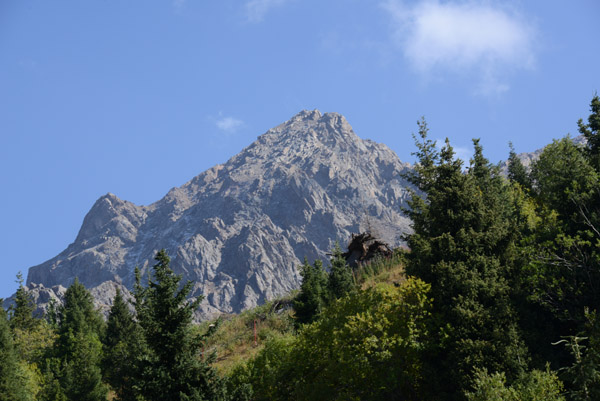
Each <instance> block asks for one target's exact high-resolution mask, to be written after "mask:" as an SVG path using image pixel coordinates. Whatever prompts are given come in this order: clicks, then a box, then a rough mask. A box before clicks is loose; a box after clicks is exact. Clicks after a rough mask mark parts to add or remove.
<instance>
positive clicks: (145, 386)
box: [135, 250, 224, 401]
mask: <svg viewBox="0 0 600 401" xmlns="http://www.w3.org/2000/svg"><path fill="white" fill-rule="evenodd" d="M155 259H156V261H157V264H156V265H154V269H153V275H152V277H151V279H150V282H149V286H148V287H146V288H143V287H142V286H141V284H140V281H139V274H137V278H138V280H137V284H136V291H135V298H136V299H135V307H136V311H137V318H138V321H139V325H140V327H141V328H142V332H143V336H144V341H145V344H146V347H147V349H146V353H145V355H144V361H143V364H142V374H141V377H139V378H138V380H139V383H138V385H139V388H140V390H141V395H142V396H143V397H144V398H145V399H147V400H156V401H162V400H164V401H171V400H205V399H208V400H218V399H222V398H224V386H223V385H222V383H221V382H220V380H219V379H218V377H217V376H216V374H215V372H214V370H213V369H212V368H211V367H210V365H209V364H208V363H207V361H204V360H202V359H201V357H200V352H201V349H202V341H201V340H202V339H201V338H199V337H198V336H196V335H194V333H193V330H192V326H191V325H192V316H193V312H194V311H195V310H196V309H197V307H198V305H199V303H200V301H201V300H202V298H201V297H198V298H196V299H195V300H193V301H188V300H187V297H188V295H189V293H190V291H191V289H192V283H191V282H189V281H188V282H187V283H185V284H184V285H183V286H182V287H181V289H180V288H179V282H180V281H181V276H177V275H176V274H174V273H173V270H171V268H170V267H169V263H170V259H169V257H168V255H167V253H166V252H165V250H161V251H159V252H158V253H157V255H156V258H155Z"/></svg>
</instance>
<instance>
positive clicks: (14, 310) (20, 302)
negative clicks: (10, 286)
mask: <svg viewBox="0 0 600 401" xmlns="http://www.w3.org/2000/svg"><path fill="white" fill-rule="evenodd" d="M17 283H19V288H18V289H17V293H16V294H15V303H14V305H11V307H10V310H9V311H10V327H11V329H13V330H15V329H17V328H18V329H20V330H29V329H32V328H33V327H34V326H35V325H36V324H38V320H37V319H35V318H34V317H33V311H34V310H35V303H34V302H33V299H32V297H31V294H30V293H29V292H28V291H27V289H26V288H25V287H24V286H23V275H22V274H21V272H19V273H18V274H17Z"/></svg>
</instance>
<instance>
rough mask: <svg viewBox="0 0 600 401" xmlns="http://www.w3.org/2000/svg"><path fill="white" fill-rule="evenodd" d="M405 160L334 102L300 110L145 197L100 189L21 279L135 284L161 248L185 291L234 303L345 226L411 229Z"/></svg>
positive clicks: (314, 253) (279, 287)
mask: <svg viewBox="0 0 600 401" xmlns="http://www.w3.org/2000/svg"><path fill="white" fill-rule="evenodd" d="M406 168H407V165H406V164H404V163H402V162H401V161H400V160H399V159H398V156H396V154H395V153H394V152H392V151H391V150H390V149H389V148H388V147H386V146H385V145H381V144H377V143H375V142H372V141H367V140H362V139H360V138H359V137H358V136H357V135H356V134H355V133H354V131H353V130H352V127H351V126H350V124H348V122H347V121H346V119H345V118H344V117H343V116H342V115H341V114H338V113H321V112H320V111H319V110H312V111H310V110H303V111H301V112H299V113H298V114H296V115H295V116H293V117H292V118H291V119H290V120H288V121H286V122H284V123H283V124H280V125H279V126H277V127H275V128H272V129H270V130H268V131H267V132H266V133H264V134H263V135H261V136H259V137H258V139H257V140H256V141H255V142H254V143H252V144H251V145H250V146H248V147H247V148H245V149H244V150H242V152H240V153H239V154H238V155H236V156H233V157H232V158H231V159H230V160H229V161H227V162H226V163H224V164H221V165H218V166H215V167H213V168H211V169H209V170H207V171H205V172H203V173H201V174H199V175H198V176H196V177H195V178H193V179H192V180H190V181H189V182H188V183H186V184H184V185H183V186H182V187H179V188H174V189H172V190H171V191H169V193H168V194H167V195H166V196H165V197H164V198H163V199H161V200H159V201H157V202H155V203H153V204H152V205H150V206H136V205H134V204H133V203H131V202H128V201H125V200H121V199H119V198H118V197H116V196H115V195H113V194H111V193H108V194H106V195H104V196H102V197H100V198H99V199H98V201H96V203H95V204H94V206H93V207H92V208H91V210H90V211H89V213H88V214H87V215H86V217H85V219H84V221H83V224H82V227H81V229H80V232H79V235H78V236H77V239H76V241H75V242H74V243H73V244H71V245H70V246H69V247H68V248H67V249H65V250H64V251H63V252H62V253H61V254H59V255H57V256H56V257H54V258H52V259H51V260H49V261H46V262H45V263H42V264H40V265H38V266H34V267H32V268H31V269H30V270H29V275H28V280H27V281H28V284H31V283H41V284H44V285H45V286H46V287H50V286H56V285H63V286H65V287H66V286H67V285H69V284H70V283H71V282H72V280H73V278H74V277H79V280H80V281H81V282H82V283H83V284H84V285H85V286H86V287H88V288H90V289H94V288H104V287H105V286H106V285H105V282H106V281H110V282H111V283H112V282H114V283H116V284H119V283H122V284H123V285H124V286H125V287H127V288H132V287H133V285H134V282H135V277H134V275H133V268H134V267H135V266H138V267H139V268H140V270H141V272H142V275H145V274H147V272H148V270H149V269H150V268H151V266H152V265H153V264H154V262H153V258H154V256H155V255H156V252H157V251H158V250H159V249H162V248H165V249H166V250H167V252H168V254H169V255H170V256H171V267H172V268H173V269H174V270H175V272H176V273H177V274H181V275H183V276H184V278H185V279H186V280H193V281H194V282H195V284H194V287H193V289H192V296H194V297H196V296H199V295H204V296H205V300H204V301H203V303H202V304H201V309H200V314H201V315H202V316H205V317H206V316H210V315H211V314H213V313H222V312H239V311H241V310H243V309H246V308H249V307H252V306H255V305H257V304H258V303H261V302H264V300H265V299H269V298H272V297H274V296H277V295H280V294H283V293H286V292H288V291H290V290H292V289H294V288H297V287H298V285H299V283H300V275H299V272H298V270H297V266H299V265H300V263H301V262H300V261H301V260H302V259H304V257H307V258H308V259H309V260H310V261H314V260H315V259H316V258H319V259H322V260H326V259H327V258H328V256H327V252H329V251H330V250H331V248H332V247H333V245H334V243H335V241H336V240H339V241H341V242H345V241H346V240H347V239H348V238H350V234H351V233H357V232H360V231H365V230H367V229H368V230H371V231H372V232H377V233H378V234H379V237H380V238H381V239H383V240H385V241H386V242H388V243H389V244H390V245H392V246H397V245H400V243H401V241H402V236H403V234H404V233H406V232H407V231H408V230H409V229H410V228H409V221H408V219H407V218H406V217H404V216H403V215H402V212H401V210H402V207H403V206H406V201H407V199H408V198H409V196H410V195H409V192H408V191H407V189H406V187H407V185H409V184H408V183H407V182H406V181H404V179H403V178H402V177H403V176H402V172H403V170H404V169H406ZM116 284H115V285H116ZM119 285H120V284H119ZM103 286H104V287H103ZM111 288H112V287H111ZM100 293H101V294H108V292H107V291H104V290H103V291H100ZM100 297H104V298H107V297H108V295H106V296H103V295H100ZM102 302H106V303H107V304H109V303H110V300H109V299H103V300H102Z"/></svg>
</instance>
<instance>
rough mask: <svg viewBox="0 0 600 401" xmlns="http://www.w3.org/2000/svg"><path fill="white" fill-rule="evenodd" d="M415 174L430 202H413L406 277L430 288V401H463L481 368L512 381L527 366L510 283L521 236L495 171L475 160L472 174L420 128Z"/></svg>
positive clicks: (447, 146)
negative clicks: (438, 146)
mask: <svg viewBox="0 0 600 401" xmlns="http://www.w3.org/2000/svg"><path fill="white" fill-rule="evenodd" d="M419 127H420V130H419V136H420V138H421V141H420V142H417V147H418V152H417V156H419V157H422V159H419V164H418V166H417V168H416V171H417V175H416V176H413V177H409V178H410V179H411V181H412V182H413V183H414V184H415V185H416V186H417V188H418V189H419V190H421V191H423V192H424V193H425V195H426V198H424V197H423V198H422V197H419V196H413V199H412V201H411V202H410V206H411V209H410V210H409V211H408V215H409V217H411V219H412V221H413V229H414V234H413V235H410V236H409V237H408V245H409V247H410V249H411V253H410V254H409V260H408V264H407V267H406V272H407V274H409V275H413V276H416V277H418V278H421V279H422V280H424V281H426V282H428V283H430V284H431V296H432V297H433V300H434V303H433V316H434V322H437V323H436V324H437V325H439V326H438V327H437V328H435V329H432V332H434V333H437V336H435V337H433V338H432V343H431V344H430V345H431V348H430V350H429V353H428V357H427V358H426V359H427V363H426V365H427V366H428V369H429V370H430V371H429V374H428V375H426V376H428V377H429V383H428V386H427V388H428V389H429V390H431V391H432V392H431V394H429V398H430V399H440V400H460V399H464V392H465V390H467V389H468V388H469V386H470V382H471V379H472V374H473V372H474V371H475V369H484V368H485V369H489V370H490V371H502V372H506V373H507V375H508V376H509V377H510V378H511V379H514V378H515V377H516V376H518V374H519V373H520V372H521V370H522V368H523V365H524V363H525V361H526V355H525V349H524V346H523V345H522V342H521V340H520V336H519V331H518V327H517V326H516V321H515V313H514V311H513V309H512V306H511V300H510V294H511V288H510V285H509V282H508V275H509V274H508V273H509V271H510V268H511V266H510V264H511V261H512V260H513V258H514V257H513V255H511V252H512V251H513V250H514V243H515V240H516V239H515V237H514V235H515V233H514V227H513V226H512V225H511V224H512V222H513V221H514V218H513V216H512V212H513V211H512V208H511V203H510V202H507V200H508V199H509V198H510V193H509V188H508V186H506V185H505V183H504V181H503V179H502V178H501V177H500V176H499V172H498V170H497V169H496V168H493V167H492V166H491V165H490V163H489V162H488V161H487V159H485V158H484V157H483V154H482V149H481V146H480V145H479V142H478V141H477V140H475V141H474V145H475V154H474V157H473V159H472V161H471V165H470V167H469V169H468V172H466V173H464V172H463V171H462V162H461V161H460V160H459V159H456V158H455V156H454V151H453V149H452V147H451V146H450V144H449V141H448V140H446V144H445V146H444V147H443V148H442V149H441V150H440V151H439V153H437V152H436V150H435V149H434V144H433V143H432V142H431V141H429V140H428V139H427V126H426V124H425V123H424V121H422V122H421V123H420V124H419Z"/></svg>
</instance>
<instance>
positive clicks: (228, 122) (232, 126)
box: [215, 117, 244, 133]
mask: <svg viewBox="0 0 600 401" xmlns="http://www.w3.org/2000/svg"><path fill="white" fill-rule="evenodd" d="M215 125H216V126H217V128H218V129H220V130H221V131H224V132H227V133H231V132H235V131H236V130H237V129H238V128H240V127H241V126H243V125H244V122H243V121H242V120H238V119H237V118H233V117H220V118H219V119H218V120H216V121H215Z"/></svg>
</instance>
